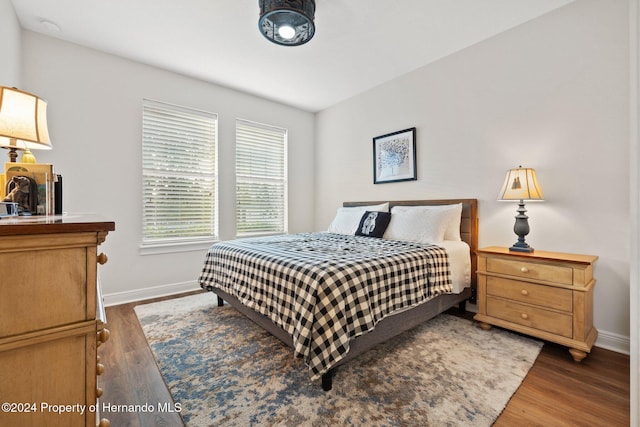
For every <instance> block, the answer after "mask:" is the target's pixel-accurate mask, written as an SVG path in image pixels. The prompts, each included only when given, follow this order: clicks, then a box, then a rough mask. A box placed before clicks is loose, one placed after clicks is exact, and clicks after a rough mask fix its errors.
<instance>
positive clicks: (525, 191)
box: [498, 166, 543, 252]
mask: <svg viewBox="0 0 640 427" xmlns="http://www.w3.org/2000/svg"><path fill="white" fill-rule="evenodd" d="M498 200H500V201H508V200H519V201H520V202H519V204H518V210H517V212H518V215H516V223H515V225H514V226H513V231H514V233H516V234H517V235H518V241H517V242H516V243H514V244H513V246H511V247H510V248H509V250H510V251H516V252H533V248H532V247H531V246H529V245H528V244H527V243H526V242H525V241H524V236H526V235H527V234H529V221H528V220H529V217H528V216H527V215H525V212H527V210H526V209H525V208H524V201H525V200H543V196H542V190H541V189H540V186H539V185H538V180H537V179H536V171H535V170H533V169H531V168H523V167H522V166H519V167H518V169H510V170H509V171H507V176H506V178H505V179H504V184H503V185H502V189H501V190H500V194H498Z"/></svg>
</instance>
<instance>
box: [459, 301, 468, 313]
mask: <svg viewBox="0 0 640 427" xmlns="http://www.w3.org/2000/svg"><path fill="white" fill-rule="evenodd" d="M466 312H467V302H466V301H462V302H461V303H460V304H458V313H460V314H465V313H466Z"/></svg>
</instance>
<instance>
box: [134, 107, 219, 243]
mask: <svg viewBox="0 0 640 427" xmlns="http://www.w3.org/2000/svg"><path fill="white" fill-rule="evenodd" d="M217 120H218V118H217V115H216V114H212V113H207V112H204V111H199V110H194V109H189V108H184V107H178V106H175V105H169V104H164V103H160V102H155V101H149V100H144V101H143V117H142V191H143V195H142V197H143V208H142V209H143V214H142V245H141V247H142V248H149V247H151V248H153V247H173V249H174V250H175V249H178V250H179V247H183V249H188V247H185V245H190V244H194V243H201V244H204V245H206V244H210V243H211V242H212V241H213V240H215V239H217V235H218V222H217V176H216V174H217V169H216V139H217Z"/></svg>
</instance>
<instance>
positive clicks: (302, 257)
mask: <svg viewBox="0 0 640 427" xmlns="http://www.w3.org/2000/svg"><path fill="white" fill-rule="evenodd" d="M200 286H202V287H203V288H204V289H208V290H211V289H212V288H219V289H221V290H223V291H225V292H227V293H229V294H231V295H234V296H235V297H237V298H238V299H239V300H240V302H242V303H243V304H244V305H246V306H247V307H249V308H251V309H253V310H255V311H257V312H259V313H261V314H263V315H265V316H267V317H269V318H270V319H271V320H272V321H273V322H275V323H276V324H277V325H279V326H280V327H281V328H283V329H284V330H285V331H286V332H287V333H289V334H290V335H291V336H292V337H293V344H294V353H295V355H296V356H298V357H302V358H303V359H304V361H305V363H306V364H307V365H308V366H309V368H310V369H311V371H312V373H313V378H314V379H315V378H317V377H318V376H320V375H322V374H323V373H325V372H327V371H328V370H329V369H330V368H331V367H332V366H333V365H334V364H335V363H336V362H338V361H339V360H341V359H342V358H343V357H344V356H345V355H346V354H347V353H348V352H349V340H350V339H352V338H354V337H357V336H359V335H362V334H364V333H366V332H368V331H370V330H372V329H373V328H374V326H375V325H376V323H377V322H378V321H380V320H381V319H382V318H384V317H385V316H386V315H388V314H390V313H392V312H394V311H395V310H398V309H400V308H403V307H411V306H414V305H417V304H419V303H421V302H424V301H426V300H427V299H430V298H432V297H433V296H436V295H438V294H442V293H450V292H451V274H450V270H449V261H448V257H447V253H446V251H445V250H444V249H443V248H440V247H438V246H434V245H428V246H425V245H422V246H421V245H419V244H413V243H406V242H398V241H393V240H383V239H375V238H370V237H359V236H346V235H339V234H331V233H303V234H292V235H283V236H275V237H263V238H251V239H241V240H233V241H227V242H220V243H216V244H214V245H213V246H212V247H211V248H210V249H209V252H208V254H207V257H206V259H205V264H204V267H203V270H202V274H201V275H200Z"/></svg>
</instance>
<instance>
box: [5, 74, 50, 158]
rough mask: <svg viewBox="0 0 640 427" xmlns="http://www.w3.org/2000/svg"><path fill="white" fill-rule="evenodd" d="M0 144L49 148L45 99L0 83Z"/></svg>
mask: <svg viewBox="0 0 640 427" xmlns="http://www.w3.org/2000/svg"><path fill="white" fill-rule="evenodd" d="M0 147H10V148H17V149H21V150H24V149H27V148H29V149H45V150H47V149H51V141H50V140H49V130H48V129H47V103H46V102H45V101H44V100H42V99H40V98H38V97H37V96H35V95H33V94H30V93H28V92H23V91H21V90H18V89H15V88H8V87H5V86H0Z"/></svg>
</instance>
